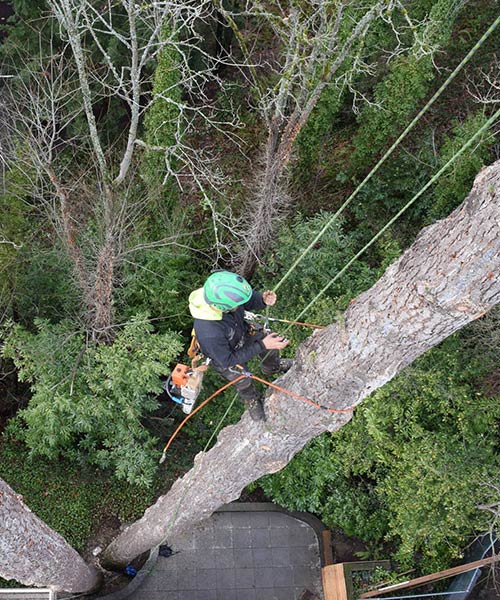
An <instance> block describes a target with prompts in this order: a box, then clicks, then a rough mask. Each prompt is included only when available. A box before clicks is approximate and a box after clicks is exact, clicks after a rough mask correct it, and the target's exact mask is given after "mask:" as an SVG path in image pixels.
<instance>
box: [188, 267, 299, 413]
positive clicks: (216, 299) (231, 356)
mask: <svg viewBox="0 0 500 600" xmlns="http://www.w3.org/2000/svg"><path fill="white" fill-rule="evenodd" d="M275 302H276V294H275V293H274V292H272V291H270V290H267V291H265V292H264V293H260V292H257V291H255V290H252V288H251V286H250V284H249V283H248V281H246V279H244V278H243V277H241V275H237V274H236V273H231V272H229V271H216V272H215V273H212V275H210V277H208V279H207V280H206V281H205V284H204V285H203V287H202V288H200V289H198V290H195V291H194V292H192V293H191V295H190V296H189V310H190V312H191V314H192V316H193V317H194V331H195V335H196V338H197V340H198V344H199V345H200V349H201V351H202V353H203V354H204V355H205V356H206V357H208V358H210V359H211V361H212V365H213V367H214V369H215V370H216V371H217V372H218V373H220V374H221V375H222V376H223V377H224V378H225V379H227V380H228V381H232V380H233V379H236V377H238V376H239V375H241V373H242V370H241V368H238V367H237V365H239V366H241V367H243V369H244V370H247V366H246V363H247V362H248V361H249V360H250V359H251V358H254V356H261V357H262V373H263V374H264V375H272V374H273V373H284V372H285V371H287V370H288V369H289V368H290V366H291V364H292V361H291V359H280V355H279V351H280V350H282V349H283V348H285V347H286V346H288V343H289V342H288V340H286V339H285V338H283V337H281V336H280V335H278V334H277V333H265V332H263V331H252V329H251V327H250V324H249V323H247V322H246V321H245V311H246V310H248V311H251V310H261V309H263V308H264V307H265V306H272V305H273V304H274V303H275ZM234 385H235V387H236V389H237V391H238V393H239V395H240V397H241V399H242V400H243V403H244V404H245V406H246V407H247V408H248V410H249V412H250V416H251V418H252V419H253V420H254V421H258V420H265V414H264V407H263V404H262V395H261V393H260V392H259V391H258V390H257V388H256V387H255V384H254V382H253V381H252V379H250V378H246V379H242V380H241V381H239V382H238V383H235V384H234Z"/></svg>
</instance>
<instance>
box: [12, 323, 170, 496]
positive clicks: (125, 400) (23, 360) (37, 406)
mask: <svg viewBox="0 0 500 600" xmlns="http://www.w3.org/2000/svg"><path fill="white" fill-rule="evenodd" d="M35 325H36V331H35V332H34V333H32V332H29V331H27V330H26V329H24V328H23V327H21V326H20V325H13V326H11V327H10V329H9V330H8V331H7V332H6V335H5V337H4V346H3V349H2V355H3V356H4V357H5V358H11V359H12V360H13V361H14V364H15V365H16V367H17V369H18V377H19V379H20V380H21V381H27V382H29V383H30V384H31V391H32V394H33V395H32V398H31V400H30V402H29V404H28V406H27V408H25V409H24V410H21V411H20V412H19V413H18V415H17V416H16V417H15V419H14V420H13V421H11V422H10V423H9V427H8V432H9V434H10V435H11V436H13V437H15V438H17V439H20V440H22V441H23V442H25V444H26V445H27V446H28V448H29V449H30V451H31V455H33V456H45V457H47V458H48V459H52V460H55V459H57V458H59V457H67V458H69V459H73V460H77V461H84V462H88V463H90V464H93V465H97V466H99V467H101V468H103V469H112V470H113V471H114V473H115V475H116V476H117V477H118V478H123V479H127V481H129V482H130V483H133V484H139V485H144V486H149V485H151V483H152V480H153V475H154V473H155V470H156V458H157V457H156V456H155V454H154V450H155V444H156V440H155V438H153V437H152V436H151V435H150V434H149V433H148V431H147V430H146V429H145V428H144V426H143V425H142V424H141V418H142V417H143V416H145V415H146V414H148V413H150V412H151V411H153V410H154V409H155V408H156V407H157V401H156V399H155V395H157V394H159V393H160V392H161V381H160V375H162V374H164V373H165V372H167V371H168V368H169V366H168V365H169V363H170V362H171V361H172V360H173V359H174V357H175V356H176V355H177V353H178V352H179V350H180V349H181V344H180V342H179V338H178V336H177V335H175V334H173V333H171V332H168V333H163V334H153V328H152V326H151V325H150V323H149V321H148V319H147V315H138V316H136V317H135V318H134V319H132V320H131V321H130V322H129V323H128V324H127V325H125V327H124V328H123V329H122V330H121V331H120V332H118V334H117V335H116V338H115V340H114V342H113V344H111V345H104V344H100V345H96V344H94V343H92V342H90V341H89V340H86V339H85V337H84V335H83V334H82V333H81V332H80V331H79V330H78V329H77V328H75V325H74V324H73V323H71V322H68V321H63V322H60V323H58V324H51V323H49V322H48V321H46V320H40V319H39V320H36V322H35Z"/></svg>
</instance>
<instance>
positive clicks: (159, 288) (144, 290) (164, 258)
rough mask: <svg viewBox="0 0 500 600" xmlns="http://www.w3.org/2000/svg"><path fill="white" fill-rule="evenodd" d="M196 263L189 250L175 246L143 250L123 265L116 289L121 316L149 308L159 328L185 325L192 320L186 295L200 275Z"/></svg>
mask: <svg viewBox="0 0 500 600" xmlns="http://www.w3.org/2000/svg"><path fill="white" fill-rule="evenodd" d="M197 264H198V261H197V260H196V259H195V258H194V257H193V255H192V254H191V253H190V252H189V251H188V250H185V249H178V248H176V247H175V246H165V247H160V248H156V249H153V250H145V251H143V252H142V253H141V254H140V255H139V256H138V257H137V258H136V260H135V262H133V263H132V262H130V263H127V264H126V265H125V267H124V269H123V275H122V280H123V286H122V289H121V290H120V291H119V293H118V296H119V298H118V301H119V304H120V306H122V307H123V308H122V309H121V311H120V313H121V315H123V318H125V319H128V318H130V317H131V316H132V315H133V313H134V312H138V311H141V312H148V313H149V314H152V315H155V319H157V322H155V326H156V328H157V329H158V330H160V331H163V330H165V329H166V328H167V327H168V328H170V329H183V328H185V327H186V323H189V322H190V320H191V317H190V316H189V311H188V303H187V298H188V296H189V294H190V293H191V291H192V290H194V289H195V288H196V287H198V284H199V281H200V279H201V277H200V276H199V275H198V273H197V269H196V266H197Z"/></svg>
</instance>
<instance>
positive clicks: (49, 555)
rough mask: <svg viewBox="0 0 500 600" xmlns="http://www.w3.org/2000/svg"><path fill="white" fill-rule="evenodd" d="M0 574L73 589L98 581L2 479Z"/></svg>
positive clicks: (90, 586)
mask: <svg viewBox="0 0 500 600" xmlns="http://www.w3.org/2000/svg"><path fill="white" fill-rule="evenodd" d="M13 557H15V559H14V558H13ZM0 576H1V577H3V578H4V579H16V580H17V581H19V582H21V583H23V584H24V585H35V586H44V587H51V588H52V589H54V590H57V591H66V592H74V593H77V592H87V591H89V590H91V589H93V588H95V587H96V586H97V584H98V583H99V581H100V575H99V573H98V572H97V571H96V570H95V569H94V568H93V567H89V566H88V565H86V564H85V562H84V561H83V559H82V558H81V556H80V555H79V554H78V553H77V552H76V550H73V548H71V546H69V544H68V543H67V542H66V541H65V540H64V538H62V537H61V536H60V535H59V534H58V533H56V532H55V531H53V530H52V529H50V527H49V526H48V525H46V524H45V523H44V522H43V521H42V520H40V519H39V518H38V517H37V516H36V515H34V514H33V513H32V512H31V511H30V509H29V508H28V507H27V506H26V505H25V504H24V503H23V501H22V496H18V495H17V494H16V493H15V492H14V490H13V489H12V488H10V487H9V486H8V485H7V484H6V483H5V482H4V481H2V480H1V479H0Z"/></svg>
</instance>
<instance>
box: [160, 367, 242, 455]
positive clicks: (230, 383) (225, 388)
mask: <svg viewBox="0 0 500 600" xmlns="http://www.w3.org/2000/svg"><path fill="white" fill-rule="evenodd" d="M245 377H246V375H239V376H238V377H236V379H233V380H232V381H229V382H228V383H226V384H225V385H223V386H222V387H221V388H219V389H218V390H217V391H216V392H214V393H213V394H212V395H211V396H209V397H208V398H207V399H206V400H203V402H202V403H201V404H200V405H199V406H197V407H196V408H195V409H194V410H193V412H190V413H189V414H188V416H187V417H186V418H185V419H184V420H183V421H182V423H181V424H180V425H179V427H177V429H176V430H175V431H174V433H173V434H172V435H171V436H170V439H169V440H168V442H167V445H166V446H165V448H164V449H163V454H164V455H165V453H166V452H167V450H168V449H169V447H170V444H171V443H172V442H173V441H174V439H175V437H176V436H177V434H178V433H179V431H180V430H181V429H182V428H183V427H184V424H185V423H187V422H188V421H189V419H190V418H191V417H192V416H193V415H195V414H196V413H197V412H198V411H199V410H200V409H202V408H203V407H204V406H205V404H208V402H210V400H212V398H215V396H217V395H218V394H220V393H221V392H223V391H224V390H227V388H228V387H230V386H231V385H234V384H235V383H237V382H238V381H241V380H242V379H244V378H245Z"/></svg>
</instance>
